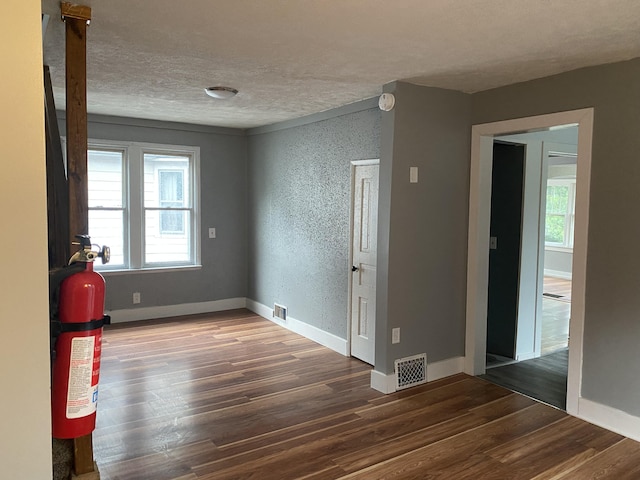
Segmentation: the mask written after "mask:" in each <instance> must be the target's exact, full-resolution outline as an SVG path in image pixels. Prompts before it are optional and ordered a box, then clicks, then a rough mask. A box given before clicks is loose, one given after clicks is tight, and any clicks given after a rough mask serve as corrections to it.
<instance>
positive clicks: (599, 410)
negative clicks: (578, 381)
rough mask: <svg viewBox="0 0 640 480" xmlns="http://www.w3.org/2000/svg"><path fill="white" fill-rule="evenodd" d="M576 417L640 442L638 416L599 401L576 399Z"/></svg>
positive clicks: (639, 419)
mask: <svg viewBox="0 0 640 480" xmlns="http://www.w3.org/2000/svg"><path fill="white" fill-rule="evenodd" d="M576 416H577V417H578V418H581V419H583V420H586V421H587V422H589V423H593V424H594V425H598V426H600V427H602V428H606V429H607V430H611V431H612V432H616V433H619V434H620V435H624V436H625V437H629V438H631V439H633V440H635V441H637V442H640V417H634V416H633V415H631V414H629V413H626V412H623V411H622V410H618V409H616V408H613V407H608V406H606V405H602V404H601V403H597V402H594V401H592V400H587V399H586V398H580V399H578V414H577V415H576Z"/></svg>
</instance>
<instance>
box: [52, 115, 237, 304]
mask: <svg viewBox="0 0 640 480" xmlns="http://www.w3.org/2000/svg"><path fill="white" fill-rule="evenodd" d="M60 117H61V118H60V119H59V124H60V128H61V134H62V135H64V125H65V122H64V114H60ZM89 138H90V139H94V140H95V139H99V140H116V141H125V142H126V141H131V142H148V143H159V144H168V145H189V146H198V147H200V202H201V203H200V207H201V208H200V215H201V217H200V218H201V231H200V238H201V263H202V268H201V269H198V270H185V271H177V272H167V271H164V272H158V273H150V272H144V273H134V274H131V273H127V274H121V275H118V274H114V273H107V274H106V275H107V298H106V304H105V308H106V309H107V310H119V309H133V308H139V307H150V306H163V305H177V304H183V303H196V302H208V301H212V300H222V299H227V298H235V297H245V296H246V294H247V256H246V248H247V247H246V245H247V242H246V238H247V222H246V208H247V205H246V197H247V185H246V174H247V149H246V136H245V132H244V131H243V130H233V129H224V128H212V127H203V126H199V125H186V124H175V123H165V122H154V121H145V120H135V119H126V118H116V117H101V116H90V117H89ZM209 227H216V236H217V238H216V239H209V237H208V228H209ZM133 292H140V293H141V297H142V302H141V303H140V304H139V305H133V304H132V293H133Z"/></svg>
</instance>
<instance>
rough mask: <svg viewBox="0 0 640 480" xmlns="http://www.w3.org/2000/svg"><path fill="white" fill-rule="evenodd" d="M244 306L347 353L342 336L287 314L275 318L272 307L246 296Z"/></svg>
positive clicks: (341, 352) (315, 340)
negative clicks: (281, 317) (282, 317)
mask: <svg viewBox="0 0 640 480" xmlns="http://www.w3.org/2000/svg"><path fill="white" fill-rule="evenodd" d="M246 308H248V309H249V310H251V311H252V312H254V313H257V314H258V315H260V316H261V317H263V318H266V319H267V320H270V321H272V322H274V323H277V324H278V325H280V326H281V327H284V328H286V329H287V330H291V331H292V332H295V333H297V334H298V335H302V336H303V337H305V338H308V339H309V340H313V341H314V342H316V343H319V344H320V345H322V346H324V347H327V348H330V349H331V350H333V351H335V352H338V353H339V354H341V355H345V356H347V355H348V353H349V351H348V345H347V341H346V340H345V339H344V338H340V337H338V336H336V335H334V334H332V333H329V332H325V331H324V330H320V329H319V328H318V327H314V326H313V325H309V324H308V323H305V322H303V321H301V320H297V319H295V318H293V317H291V316H289V315H287V320H286V321H283V320H281V319H279V318H275V317H274V316H273V309H271V308H269V307H267V306H266V305H263V304H261V303H258V302H256V301H255V300H251V299H249V298H247V303H246Z"/></svg>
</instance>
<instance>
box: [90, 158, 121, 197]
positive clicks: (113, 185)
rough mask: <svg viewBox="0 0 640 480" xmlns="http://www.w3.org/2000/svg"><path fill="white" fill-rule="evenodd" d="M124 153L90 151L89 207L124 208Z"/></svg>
mask: <svg viewBox="0 0 640 480" xmlns="http://www.w3.org/2000/svg"><path fill="white" fill-rule="evenodd" d="M122 155H123V153H122V152H118V151H109V150H89V151H88V152H87V173H88V175H87V176H88V180H89V207H90V208H91V207H111V208H113V207H115V208H119V207H122V206H123V205H122Z"/></svg>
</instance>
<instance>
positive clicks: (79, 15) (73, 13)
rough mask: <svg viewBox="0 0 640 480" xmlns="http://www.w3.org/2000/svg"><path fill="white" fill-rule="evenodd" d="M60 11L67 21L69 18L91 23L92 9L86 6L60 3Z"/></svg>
mask: <svg viewBox="0 0 640 480" xmlns="http://www.w3.org/2000/svg"><path fill="white" fill-rule="evenodd" d="M60 11H61V12H62V19H63V20H65V21H66V20H67V19H69V18H73V19H76V20H82V21H84V22H89V21H91V7H88V6H86V5H75V4H73V3H69V2H62V3H60Z"/></svg>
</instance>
